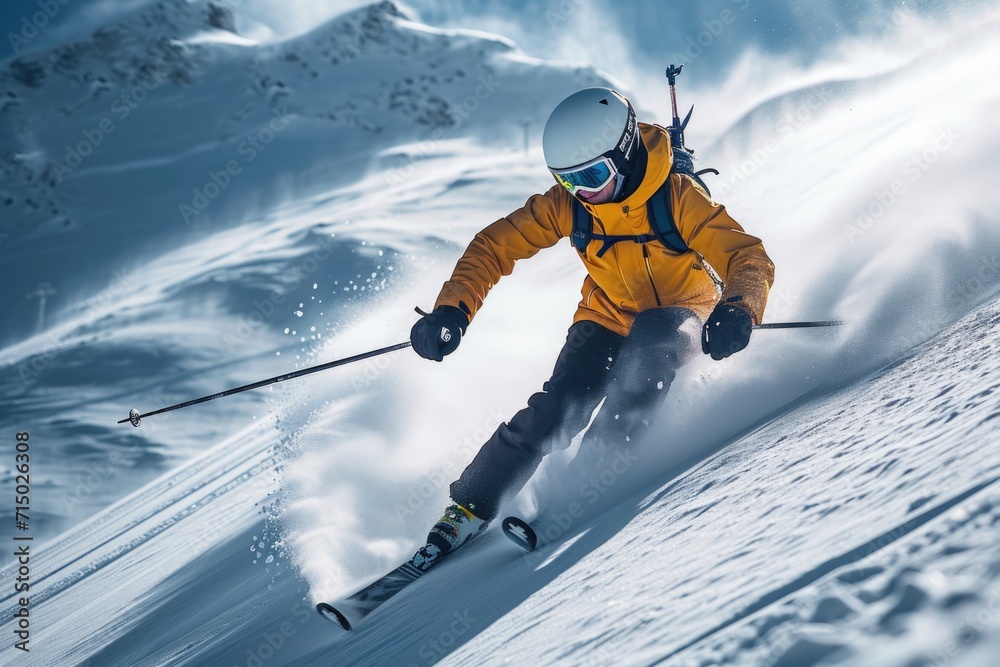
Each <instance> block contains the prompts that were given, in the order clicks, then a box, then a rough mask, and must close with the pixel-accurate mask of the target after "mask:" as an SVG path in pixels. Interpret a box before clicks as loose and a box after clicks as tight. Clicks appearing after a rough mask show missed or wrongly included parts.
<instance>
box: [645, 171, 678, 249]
mask: <svg viewBox="0 0 1000 667" xmlns="http://www.w3.org/2000/svg"><path fill="white" fill-rule="evenodd" d="M646 217H648V218H649V226H650V227H652V228H653V234H655V235H656V239H657V240H658V241H659V242H660V243H662V244H663V245H664V246H666V247H667V249H668V250H673V251H674V252H678V253H684V252H687V251H688V244H687V242H686V241H684V237H683V236H681V233H680V231H679V230H678V229H677V221H676V220H675V219H674V212H673V207H672V206H671V202H670V177H669V176H668V177H667V180H666V181H664V183H663V185H661V186H660V189H659V190H657V191H656V192H655V193H654V194H653V196H652V197H650V198H649V201H648V202H646Z"/></svg>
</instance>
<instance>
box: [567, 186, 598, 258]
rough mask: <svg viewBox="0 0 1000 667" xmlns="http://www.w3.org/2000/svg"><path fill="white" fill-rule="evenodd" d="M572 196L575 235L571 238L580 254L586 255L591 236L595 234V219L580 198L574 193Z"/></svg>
mask: <svg viewBox="0 0 1000 667" xmlns="http://www.w3.org/2000/svg"><path fill="white" fill-rule="evenodd" d="M570 198H571V199H572V200H573V236H572V237H571V238H572V241H573V245H574V246H575V247H576V249H577V250H578V251H580V254H581V255H586V254H587V246H588V245H590V238H591V237H592V236H593V235H594V220H593V217H592V216H591V215H590V212H589V211H588V210H587V209H585V208H584V207H583V203H582V202H581V201H580V200H579V199H577V198H576V197H574V196H573V195H570Z"/></svg>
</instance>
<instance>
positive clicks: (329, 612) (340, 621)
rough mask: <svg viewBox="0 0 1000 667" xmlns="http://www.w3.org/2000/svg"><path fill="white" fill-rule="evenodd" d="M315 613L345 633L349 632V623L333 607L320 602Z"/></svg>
mask: <svg viewBox="0 0 1000 667" xmlns="http://www.w3.org/2000/svg"><path fill="white" fill-rule="evenodd" d="M316 611H317V612H319V615H320V616H322V617H323V618H325V619H326V620H328V621H330V622H331V623H334V624H335V625H339V626H340V627H341V628H343V629H344V630H345V631H347V632H350V631H351V622H350V621H348V620H347V617H346V616H344V615H343V614H341V613H340V612H339V611H337V608H336V607H334V606H333V605H330V604H327V603H325V602H320V603H319V604H318V605H316Z"/></svg>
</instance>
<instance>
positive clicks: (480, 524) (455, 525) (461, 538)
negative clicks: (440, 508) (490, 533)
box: [427, 503, 489, 555]
mask: <svg viewBox="0 0 1000 667" xmlns="http://www.w3.org/2000/svg"><path fill="white" fill-rule="evenodd" d="M487 525H489V522H488V521H484V520H482V519H480V518H479V517H477V516H476V515H475V514H473V513H472V512H470V511H469V510H467V509H465V508H464V507H462V506H461V505H459V504H457V503H456V504H454V505H449V506H448V508H447V509H446V510H445V511H444V516H442V517H441V518H440V519H439V520H438V522H437V523H436V524H434V527H433V528H431V532H430V533H428V534H427V545H428V546H434V547H437V548H438V549H439V550H440V552H441V555H444V554H446V553H448V552H450V551H454V550H455V549H457V548H459V547H460V546H462V545H463V544H465V543H466V542H468V541H469V540H471V539H472V538H473V537H475V536H476V535H478V534H479V533H481V532H483V531H484V530H486V526H487Z"/></svg>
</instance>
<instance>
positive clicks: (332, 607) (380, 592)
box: [316, 544, 446, 632]
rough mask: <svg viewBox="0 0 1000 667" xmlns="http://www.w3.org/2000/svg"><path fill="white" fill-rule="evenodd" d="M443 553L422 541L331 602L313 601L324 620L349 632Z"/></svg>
mask: <svg viewBox="0 0 1000 667" xmlns="http://www.w3.org/2000/svg"><path fill="white" fill-rule="evenodd" d="M445 555H446V554H441V552H440V551H439V550H438V548H437V547H436V546H434V545H432V544H428V545H425V546H424V547H421V548H420V549H419V550H418V551H417V553H415V554H413V558H411V559H410V560H408V561H406V562H405V563H403V564H402V565H400V566H399V567H397V568H396V569H395V570H393V571H392V572H390V573H389V574H387V575H385V576H384V577H381V578H379V579H376V580H375V581H373V582H372V583H370V584H368V585H367V586H365V587H364V588H362V589H361V590H360V591H358V592H356V593H353V594H352V595H350V596H348V597H346V598H344V599H342V600H339V601H335V602H334V603H333V604H330V603H328V602H320V603H319V604H317V605H316V611H317V612H318V613H319V615H320V616H322V617H323V618H325V619H326V620H328V621H330V622H331V623H333V624H335V625H338V626H340V627H341V628H343V629H344V630H346V631H347V632H350V631H352V630H353V629H354V628H355V627H356V626H357V625H358V623H360V622H361V621H362V620H364V619H365V617H367V616H368V615H369V614H371V613H372V612H373V611H375V610H376V609H378V608H379V607H380V606H382V605H383V604H385V603H386V602H387V601H388V600H389V599H390V598H392V597H393V596H394V595H396V594H397V593H399V592H400V591H402V590H403V589H404V588H406V587H407V586H409V585H410V584H411V583H413V582H414V581H416V580H417V579H418V578H420V577H421V576H422V575H424V574H425V573H426V572H427V571H428V570H430V569H431V568H432V567H433V566H435V565H437V564H438V563H440V562H441V561H442V560H444V558H445Z"/></svg>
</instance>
